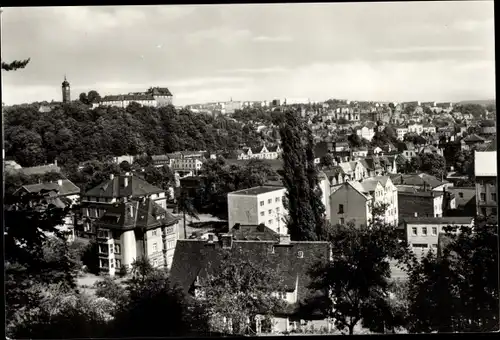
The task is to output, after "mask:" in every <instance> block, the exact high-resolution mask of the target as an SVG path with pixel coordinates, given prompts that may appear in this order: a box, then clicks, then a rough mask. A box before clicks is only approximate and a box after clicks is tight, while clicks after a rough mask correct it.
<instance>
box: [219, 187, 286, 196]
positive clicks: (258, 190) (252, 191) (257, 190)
mask: <svg viewBox="0 0 500 340" xmlns="http://www.w3.org/2000/svg"><path fill="white" fill-rule="evenodd" d="M283 189H285V188H284V187H278V186H260V187H253V188H249V189H243V190H238V191H233V192H230V193H229V194H228V195H248V196H257V195H261V194H267V193H268V192H273V191H278V190H283Z"/></svg>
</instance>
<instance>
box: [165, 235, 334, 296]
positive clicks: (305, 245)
mask: <svg viewBox="0 0 500 340" xmlns="http://www.w3.org/2000/svg"><path fill="white" fill-rule="evenodd" d="M232 243H233V244H232V247H231V249H229V250H228V251H229V252H230V254H231V257H232V258H234V259H235V260H236V259H242V260H244V261H250V262H253V263H257V264H260V263H263V262H265V261H266V260H269V262H270V263H272V265H273V266H274V268H271V269H273V270H276V271H278V273H279V274H280V275H281V276H282V277H283V278H284V279H285V282H286V283H287V285H289V286H290V285H295V280H296V278H297V277H298V292H297V293H298V300H299V301H301V300H303V299H304V298H305V297H307V296H309V295H310V293H311V292H310V291H309V289H308V288H307V287H308V285H309V283H310V282H311V279H310V276H309V270H310V269H311V268H312V266H313V265H314V264H316V263H317V262H318V261H327V260H328V259H329V256H330V249H329V243H328V242H293V241H292V242H290V245H278V243H277V242H274V241H240V240H233V241H232ZM273 246H274V253H272V247H273ZM224 251H226V250H225V249H222V246H221V243H220V242H214V243H213V244H208V243H207V241H202V240H178V241H177V245H176V249H175V255H174V259H173V263H172V269H171V271H170V277H171V279H172V281H173V282H174V283H177V284H179V285H180V287H181V288H182V289H183V290H184V291H185V292H186V293H187V292H189V290H190V288H191V287H192V285H193V284H194V282H195V280H196V278H197V276H200V279H203V277H204V276H206V275H207V271H209V270H213V269H214V268H217V267H218V264H219V263H220V260H221V258H222V255H223V253H224ZM299 251H302V252H303V254H304V256H303V258H298V257H297V254H298V252H299ZM209 263H211V264H212V265H211V266H209ZM292 287H293V286H292ZM288 288H290V287H288Z"/></svg>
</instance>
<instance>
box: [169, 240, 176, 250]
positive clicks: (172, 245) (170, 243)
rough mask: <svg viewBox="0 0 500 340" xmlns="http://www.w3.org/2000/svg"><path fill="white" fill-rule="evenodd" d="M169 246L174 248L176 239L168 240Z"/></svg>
mask: <svg viewBox="0 0 500 340" xmlns="http://www.w3.org/2000/svg"><path fill="white" fill-rule="evenodd" d="M167 248H168V249H173V248H175V240H172V241H168V242H167Z"/></svg>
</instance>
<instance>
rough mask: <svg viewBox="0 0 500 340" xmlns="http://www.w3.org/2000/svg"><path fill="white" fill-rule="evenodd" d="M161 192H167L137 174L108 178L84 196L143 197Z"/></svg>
mask: <svg viewBox="0 0 500 340" xmlns="http://www.w3.org/2000/svg"><path fill="white" fill-rule="evenodd" d="M126 178H127V181H128V183H127V186H125V179H126ZM161 192H165V190H163V189H160V188H158V187H155V186H154V185H152V184H149V183H148V182H146V181H145V180H143V179H141V178H139V177H137V176H133V175H131V176H125V175H122V176H114V177H113V179H108V180H107V181H105V182H103V183H101V184H99V185H98V186H96V187H94V188H92V189H90V190H89V191H87V192H86V193H85V194H84V196H91V197H106V198H118V197H129V196H132V197H141V196H146V195H151V194H158V193H161Z"/></svg>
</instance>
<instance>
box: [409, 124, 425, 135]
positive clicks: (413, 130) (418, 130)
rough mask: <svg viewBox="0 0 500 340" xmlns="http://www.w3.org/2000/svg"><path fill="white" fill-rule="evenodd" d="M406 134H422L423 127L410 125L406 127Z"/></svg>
mask: <svg viewBox="0 0 500 340" xmlns="http://www.w3.org/2000/svg"><path fill="white" fill-rule="evenodd" d="M408 132H409V133H416V134H417V135H420V134H422V132H424V126H423V125H422V124H417V123H415V124H410V125H408Z"/></svg>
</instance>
